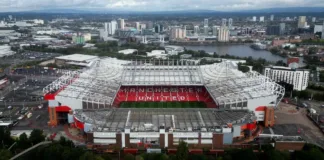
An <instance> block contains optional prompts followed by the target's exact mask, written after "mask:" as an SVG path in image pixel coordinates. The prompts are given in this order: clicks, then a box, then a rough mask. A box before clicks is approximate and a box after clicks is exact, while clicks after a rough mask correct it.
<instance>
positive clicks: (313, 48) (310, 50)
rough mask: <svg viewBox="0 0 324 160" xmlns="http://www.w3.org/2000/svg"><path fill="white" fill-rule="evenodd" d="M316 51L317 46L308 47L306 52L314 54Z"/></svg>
mask: <svg viewBox="0 0 324 160" xmlns="http://www.w3.org/2000/svg"><path fill="white" fill-rule="evenodd" d="M317 52H318V48H317V47H310V48H309V49H308V54H309V55H311V54H316V53H317Z"/></svg>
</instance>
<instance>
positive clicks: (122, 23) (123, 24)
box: [118, 18, 125, 30]
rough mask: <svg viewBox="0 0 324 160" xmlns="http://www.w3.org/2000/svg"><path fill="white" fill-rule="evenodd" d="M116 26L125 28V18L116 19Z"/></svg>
mask: <svg viewBox="0 0 324 160" xmlns="http://www.w3.org/2000/svg"><path fill="white" fill-rule="evenodd" d="M118 28H119V29H122V30H124V29H125V20H124V19H122V18H120V19H118Z"/></svg>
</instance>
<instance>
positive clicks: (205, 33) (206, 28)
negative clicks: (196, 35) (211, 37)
mask: <svg viewBox="0 0 324 160" xmlns="http://www.w3.org/2000/svg"><path fill="white" fill-rule="evenodd" d="M208 29H209V28H208V26H204V35H206V36H207V35H208V31H209V30H208Z"/></svg>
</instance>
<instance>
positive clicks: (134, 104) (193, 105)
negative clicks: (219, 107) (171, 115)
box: [120, 102, 206, 108]
mask: <svg viewBox="0 0 324 160" xmlns="http://www.w3.org/2000/svg"><path fill="white" fill-rule="evenodd" d="M120 108H206V105H205V103H204V102H122V103H121V104H120Z"/></svg>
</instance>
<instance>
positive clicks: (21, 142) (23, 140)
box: [17, 133, 30, 149]
mask: <svg viewBox="0 0 324 160" xmlns="http://www.w3.org/2000/svg"><path fill="white" fill-rule="evenodd" d="M17 147H18V148H19V149H27V148H28V147H30V141H29V139H28V137H27V134H26V133H23V134H21V135H20V136H19V139H18V141H17Z"/></svg>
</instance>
